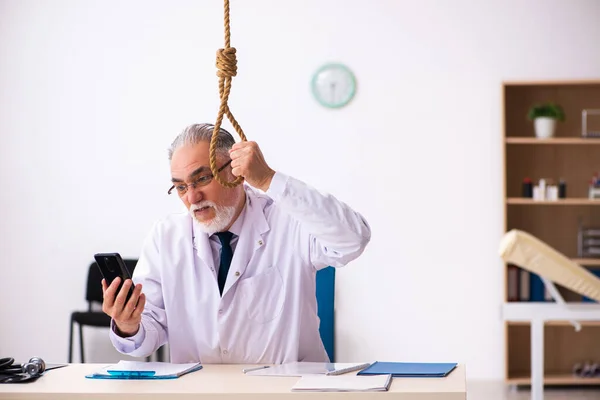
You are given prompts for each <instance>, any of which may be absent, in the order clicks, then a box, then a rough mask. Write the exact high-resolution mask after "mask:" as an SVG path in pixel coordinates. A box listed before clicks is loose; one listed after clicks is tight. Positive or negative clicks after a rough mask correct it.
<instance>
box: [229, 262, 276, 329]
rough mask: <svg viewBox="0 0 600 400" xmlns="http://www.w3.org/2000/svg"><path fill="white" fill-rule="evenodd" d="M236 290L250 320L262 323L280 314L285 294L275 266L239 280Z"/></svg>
mask: <svg viewBox="0 0 600 400" xmlns="http://www.w3.org/2000/svg"><path fill="white" fill-rule="evenodd" d="M237 290H238V292H239V294H241V296H240V297H241V298H242V299H243V300H242V301H243V306H244V307H245V308H246V311H247V314H248V318H249V319H250V320H252V321H254V322H258V323H260V324H264V323H267V322H270V321H273V320H274V319H276V318H277V317H279V315H280V314H281V311H282V309H283V302H284V297H285V296H284V293H283V279H282V277H281V272H280V271H279V268H277V267H276V266H271V267H269V268H267V270H266V271H264V272H261V273H259V274H257V275H254V276H251V277H249V278H246V279H243V280H241V281H240V282H239V283H238V289H237Z"/></svg>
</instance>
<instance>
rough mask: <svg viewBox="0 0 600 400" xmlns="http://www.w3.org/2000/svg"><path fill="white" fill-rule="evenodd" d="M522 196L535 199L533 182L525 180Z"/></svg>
mask: <svg viewBox="0 0 600 400" xmlns="http://www.w3.org/2000/svg"><path fill="white" fill-rule="evenodd" d="M521 195H522V196H523V197H526V198H532V197H533V182H532V181H531V179H529V178H525V179H524V180H523V185H522V191H521Z"/></svg>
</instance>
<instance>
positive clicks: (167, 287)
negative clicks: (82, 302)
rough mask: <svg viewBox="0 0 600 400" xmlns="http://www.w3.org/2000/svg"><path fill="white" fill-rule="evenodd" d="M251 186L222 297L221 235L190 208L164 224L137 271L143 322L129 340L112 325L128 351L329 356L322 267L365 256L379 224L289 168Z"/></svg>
mask: <svg viewBox="0 0 600 400" xmlns="http://www.w3.org/2000/svg"><path fill="white" fill-rule="evenodd" d="M244 190H245V192H246V205H245V207H244V211H243V213H242V214H240V218H238V220H237V221H236V222H235V223H234V224H233V226H232V228H231V231H232V232H233V233H234V234H235V235H236V236H237V241H236V246H235V251H234V253H233V259H232V261H231V267H230V269H229V273H228V276H227V281H226V283H225V287H224V289H223V296H222V297H221V295H220V294H219V288H218V284H217V273H218V271H217V268H218V266H219V259H220V257H219V254H220V253H219V251H220V243H219V241H218V239H216V238H214V239H216V240H212V239H211V238H209V237H208V235H207V234H206V233H203V232H201V231H196V230H195V229H194V223H193V220H192V217H191V216H190V215H189V213H187V212H184V213H179V214H173V215H170V216H168V217H166V218H164V219H162V220H160V221H158V222H157V223H156V224H155V226H154V227H153V229H152V230H151V232H150V234H149V235H148V237H147V239H146V241H145V243H144V245H143V248H142V252H141V255H140V258H139V261H138V264H137V266H136V268H135V270H134V273H133V281H134V282H135V283H136V284H137V283H141V284H142V285H143V289H142V290H143V292H144V293H145V295H146V305H145V308H144V311H143V313H142V322H141V325H140V329H139V330H138V332H137V334H135V335H134V336H132V337H126V338H123V337H120V336H118V335H117V334H116V333H115V331H114V324H113V329H111V330H110V334H109V335H110V339H111V341H112V343H113V345H114V346H115V348H116V349H117V350H118V351H119V352H121V353H123V354H129V355H131V356H137V357H144V356H147V355H150V354H152V353H153V352H154V351H156V349H158V348H159V347H160V346H162V345H163V344H165V343H166V342H167V341H168V343H169V350H170V360H171V362H174V363H186V362H201V363H204V364H214V363H229V364H232V363H246V364H259V363H275V364H277V363H283V362H290V361H328V356H327V352H326V351H325V348H324V346H323V343H322V341H321V337H320V334H319V318H318V315H317V302H316V295H315V285H316V281H315V277H316V272H317V270H318V269H321V268H325V267H327V266H332V267H341V266H344V265H346V264H347V263H348V262H350V261H352V260H354V259H356V258H357V257H358V256H359V255H361V254H362V253H363V251H364V249H365V247H366V245H367V243H368V242H369V241H370V238H371V230H370V227H369V225H368V223H367V222H366V221H365V219H364V218H363V217H362V216H361V215H360V214H359V213H357V212H355V211H354V210H352V209H351V208H350V207H348V206H347V205H346V204H345V203H343V202H341V201H339V200H337V199H336V198H334V197H333V196H331V195H329V194H324V193H321V192H319V191H317V190H316V189H314V188H312V187H310V186H309V185H306V184H305V183H303V182H301V181H299V180H297V179H295V178H292V177H290V176H287V175H284V174H282V173H280V172H277V173H276V174H275V176H274V177H273V180H272V182H271V186H270V188H269V189H268V191H267V192H266V193H263V192H261V191H258V190H256V189H254V188H252V187H250V186H248V185H247V184H245V183H244Z"/></svg>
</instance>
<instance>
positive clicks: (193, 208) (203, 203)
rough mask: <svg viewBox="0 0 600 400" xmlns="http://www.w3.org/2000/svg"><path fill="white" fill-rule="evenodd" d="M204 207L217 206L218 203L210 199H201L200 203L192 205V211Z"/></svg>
mask: <svg viewBox="0 0 600 400" xmlns="http://www.w3.org/2000/svg"><path fill="white" fill-rule="evenodd" d="M202 207H213V208H216V204H215V203H213V202H212V201H209V200H204V201H201V202H200V203H196V204H192V205H190V211H195V210H199V209H201V208H202Z"/></svg>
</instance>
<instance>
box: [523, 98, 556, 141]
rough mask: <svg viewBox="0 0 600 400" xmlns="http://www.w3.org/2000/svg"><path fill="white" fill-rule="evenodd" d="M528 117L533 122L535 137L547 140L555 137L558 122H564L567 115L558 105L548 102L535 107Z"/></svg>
mask: <svg viewBox="0 0 600 400" xmlns="http://www.w3.org/2000/svg"><path fill="white" fill-rule="evenodd" d="M527 117H528V118H529V119H530V120H531V121H533V124H534V128H535V136H537V137H538V138H541V139H546V138H550V137H552V136H554V132H555V131H556V121H564V120H565V113H564V111H563V109H562V107H561V106H559V105H558V104H555V103H551V102H548V103H541V104H535V105H533V106H532V107H531V108H530V109H529V113H527Z"/></svg>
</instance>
